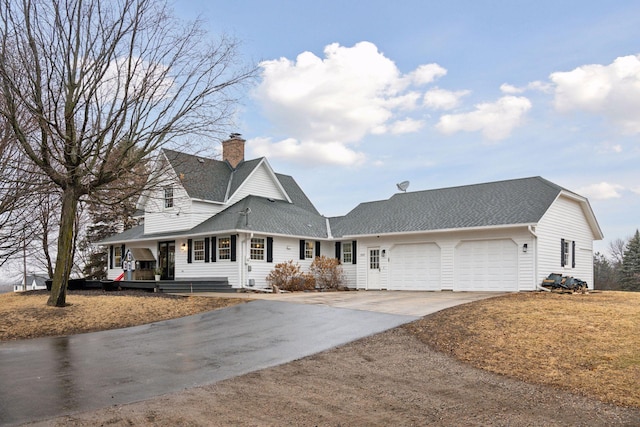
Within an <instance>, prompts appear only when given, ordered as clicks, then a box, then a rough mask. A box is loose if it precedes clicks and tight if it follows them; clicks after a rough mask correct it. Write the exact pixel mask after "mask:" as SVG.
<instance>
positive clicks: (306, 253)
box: [304, 242, 313, 259]
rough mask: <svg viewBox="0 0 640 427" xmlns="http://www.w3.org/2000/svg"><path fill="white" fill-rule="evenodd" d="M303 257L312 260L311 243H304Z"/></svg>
mask: <svg viewBox="0 0 640 427" xmlns="http://www.w3.org/2000/svg"><path fill="white" fill-rule="evenodd" d="M304 257H305V258H306V259H310V258H313V242H304Z"/></svg>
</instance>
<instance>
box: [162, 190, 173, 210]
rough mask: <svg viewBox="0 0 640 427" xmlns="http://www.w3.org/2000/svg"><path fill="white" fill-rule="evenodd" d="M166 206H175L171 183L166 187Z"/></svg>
mask: <svg viewBox="0 0 640 427" xmlns="http://www.w3.org/2000/svg"><path fill="white" fill-rule="evenodd" d="M164 207H165V209H166V208H172V207H173V186H171V185H167V186H166V187H164Z"/></svg>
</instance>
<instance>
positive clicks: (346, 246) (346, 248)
mask: <svg viewBox="0 0 640 427" xmlns="http://www.w3.org/2000/svg"><path fill="white" fill-rule="evenodd" d="M342 262H343V263H345V264H351V263H352V262H353V246H351V242H344V243H342Z"/></svg>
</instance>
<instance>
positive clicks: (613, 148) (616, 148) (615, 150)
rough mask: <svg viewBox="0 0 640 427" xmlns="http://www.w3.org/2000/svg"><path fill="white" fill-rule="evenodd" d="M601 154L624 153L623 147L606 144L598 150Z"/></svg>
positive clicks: (610, 143)
mask: <svg viewBox="0 0 640 427" xmlns="http://www.w3.org/2000/svg"><path fill="white" fill-rule="evenodd" d="M598 151H599V152H601V153H622V145H620V144H614V143H612V142H604V143H602V144H601V148H600V149H599V150H598Z"/></svg>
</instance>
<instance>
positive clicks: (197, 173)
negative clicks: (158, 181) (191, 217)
mask: <svg viewBox="0 0 640 427" xmlns="http://www.w3.org/2000/svg"><path fill="white" fill-rule="evenodd" d="M163 152H164V154H165V156H167V159H168V160H169V163H170V164H171V167H172V168H173V170H174V171H175V172H176V174H177V175H178V177H179V178H180V182H181V184H182V186H183V187H184V189H185V190H186V192H187V194H189V197H191V198H194V199H201V200H211V201H214V202H224V201H225V196H226V194H227V187H228V184H229V179H231V173H232V169H231V166H229V164H228V163H227V162H221V161H220V160H214V159H208V158H206V157H198V156H194V155H192V154H185V153H180V152H178V151H172V150H167V149H164V150H163Z"/></svg>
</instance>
